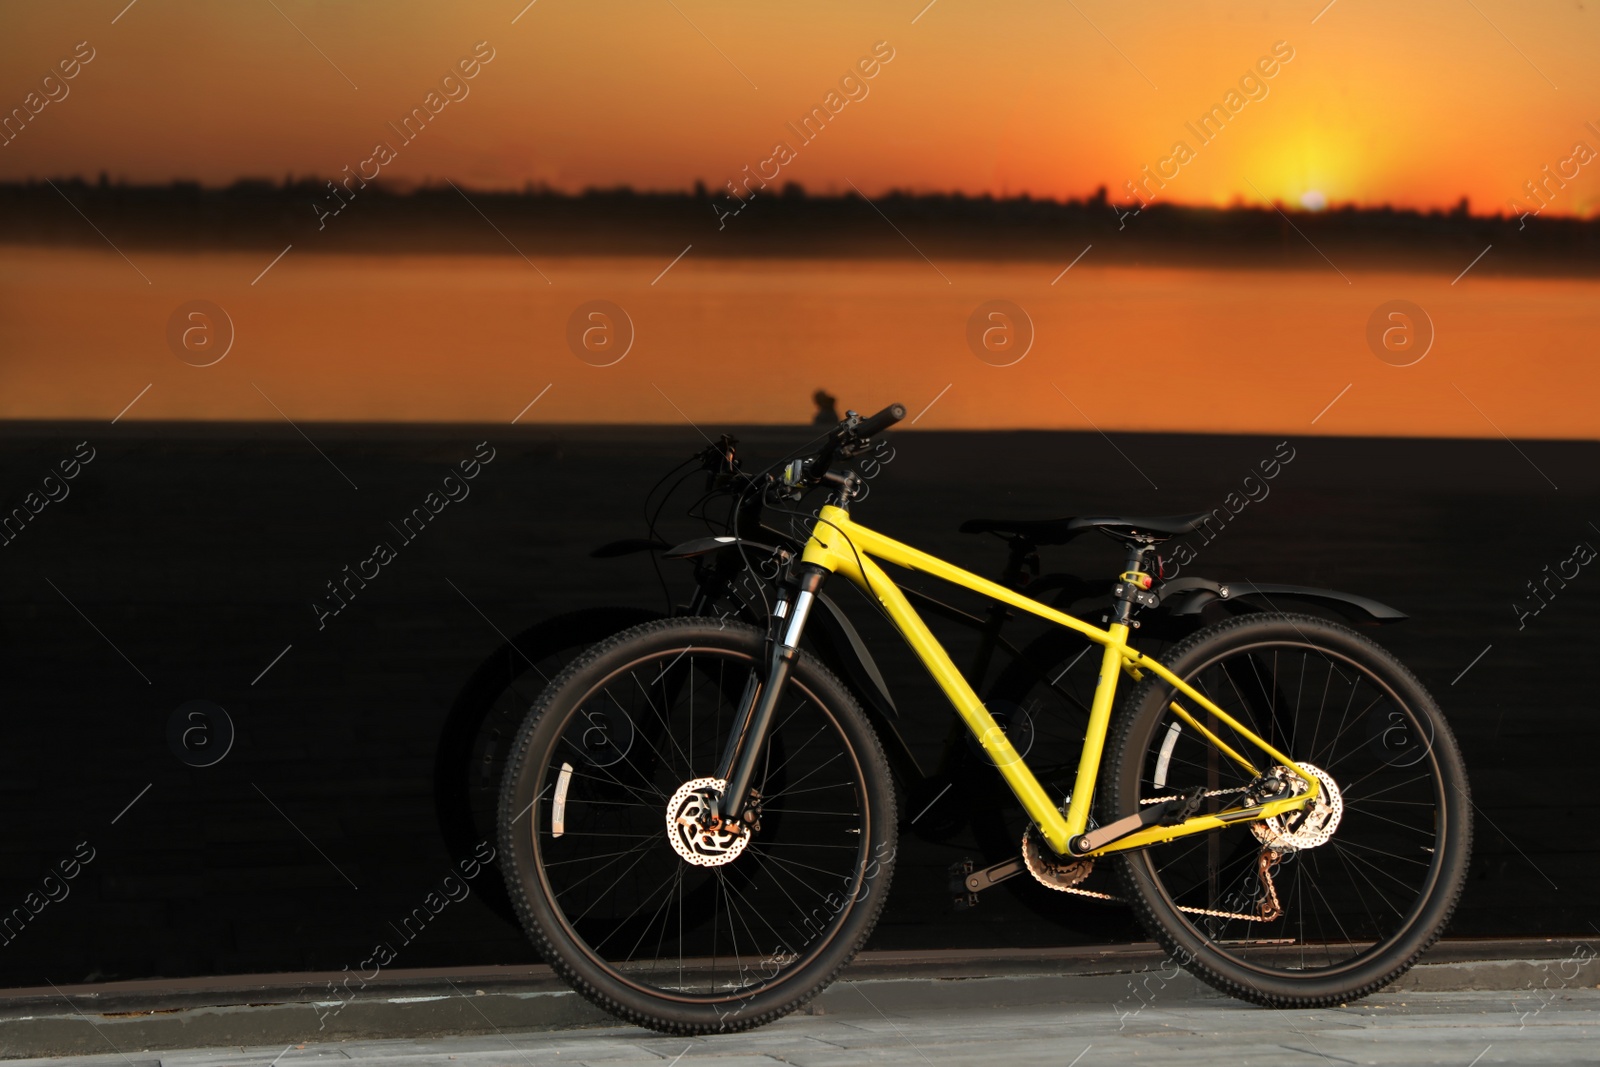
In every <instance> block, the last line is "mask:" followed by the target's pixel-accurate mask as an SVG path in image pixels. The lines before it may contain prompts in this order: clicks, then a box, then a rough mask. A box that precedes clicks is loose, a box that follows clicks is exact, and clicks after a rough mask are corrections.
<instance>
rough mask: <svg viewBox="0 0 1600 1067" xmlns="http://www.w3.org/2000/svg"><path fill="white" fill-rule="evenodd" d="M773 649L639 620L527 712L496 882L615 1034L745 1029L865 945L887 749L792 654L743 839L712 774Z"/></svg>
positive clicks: (855, 710)
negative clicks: (723, 808)
mask: <svg viewBox="0 0 1600 1067" xmlns="http://www.w3.org/2000/svg"><path fill="white" fill-rule="evenodd" d="M765 645H766V640H765V635H764V634H763V633H762V632H761V631H759V630H756V629H755V628H753V627H750V626H746V625H743V624H734V623H726V622H723V621H719V620H715V619H704V618H684V619H673V620H666V621H661V622H653V623H647V624H644V625H642V626H637V627H634V628H633V629H631V630H626V631H624V632H622V633H621V634H618V635H617V636H616V637H613V638H611V639H609V640H607V641H605V642H602V643H601V644H599V645H597V646H595V647H594V648H593V649H591V650H590V651H589V652H588V653H586V654H584V655H583V656H581V657H579V658H578V659H577V660H575V661H574V662H573V663H572V664H570V665H569V666H568V667H567V668H566V669H565V670H564V671H562V672H561V674H560V675H558V676H557V677H556V678H555V679H554V680H552V681H551V683H550V684H549V686H548V687H547V688H546V690H545V692H544V694H543V695H542V696H541V697H540V699H539V701H538V703H537V704H536V705H535V706H534V707H533V709H532V711H530V712H529V713H528V717H527V720H526V722H524V724H523V726H522V730H521V732H520V733H519V735H518V737H517V741H516V743H515V745H514V746H513V749H512V757H511V761H510V763H509V764H508V767H507V772H506V776H505V780H504V783H503V786H502V791H501V802H500V842H501V849H502V867H503V869H504V871H505V874H506V879H507V886H508V888H509V890H510V894H511V898H512V902H513V904H514V905H515V907H516V910H517V913H518V916H519V917H520V918H521V920H522V923H523V925H524V927H525V928H526V930H527V932H528V934H529V936H530V937H531V938H532V940H533V942H534V944H535V946H536V947H537V948H538V950H539V952H540V954H541V955H542V956H543V957H544V959H545V960H546V961H547V962H548V963H549V964H550V965H551V966H552V967H554V968H555V970H556V971H557V973H559V974H560V975H561V976H562V977H563V978H565V979H566V980H567V982H568V983H569V984H570V985H572V987H573V988H574V989H575V990H577V991H578V992H579V993H582V994H583V995H584V996H586V997H588V998H589V999H590V1000H592V1001H594V1002H595V1003H596V1004H598V1005H599V1006H600V1007H602V1008H604V1009H606V1010H607V1011H609V1012H611V1013H612V1014H614V1015H616V1016H618V1017H619V1018H622V1019H625V1020H627V1021H629V1022H634V1023H638V1024H640V1025H643V1026H647V1027H650V1028H652V1029H655V1030H660V1031H664V1032H670V1033H680V1034H701V1033H712V1032H718V1031H733V1030H744V1029H748V1028H750V1027H752V1026H758V1025H761V1024H762V1023H765V1022H769V1021H771V1020H772V1019H775V1018H778V1017H779V1016H781V1015H784V1014H786V1013H788V1012H791V1011H793V1010H794V1009H795V1008H797V1007H799V1006H800V1005H802V1004H804V1003H805V1002H806V1001H808V1000H809V999H810V998H811V997H813V996H815V995H816V994H817V993H818V992H820V991H821V990H822V988H823V987H825V986H826V985H827V984H828V983H829V982H830V981H832V980H833V978H834V977H835V976H836V975H837V974H838V973H839V971H840V970H841V969H843V967H844V966H845V965H846V964H847V963H848V962H849V961H850V960H851V958H852V957H854V955H855V953H856V951H857V950H858V949H859V948H860V947H861V944H862V943H863V942H864V941H865V940H866V938H867V936H868V934H870V933H871V931H872V927H873V925H874V923H875V922H876V921H877V917H878V913H879V911H880V910H881V909H882V907H883V902H884V897H885V895H886V894H887V892H888V887H889V880H890V874H891V870H892V868H893V865H894V855H895V836H894V835H895V810H894V809H895V805H894V793H893V789H892V787H891V785H890V781H889V775H888V768H887V766H886V765H885V762H884V757H883V751H882V749H881V747H880V746H879V743H878V740H877V738H876V736H874V734H873V732H872V729H871V727H870V726H869V725H868V724H867V722H866V719H865V717H864V716H863V715H862V712H861V710H860V708H859V706H858V705H857V704H856V702H855V700H854V699H853V698H852V697H851V695H850V693H849V691H848V690H847V689H845V687H844V686H843V685H842V684H841V683H840V682H839V680H838V679H837V678H836V677H834V676H833V674H831V673H830V672H829V671H828V670H827V669H826V668H825V667H823V666H821V665H820V664H818V663H817V662H816V661H815V660H813V659H811V658H810V657H809V656H808V655H805V654H803V653H802V654H801V655H800V656H799V658H798V659H797V661H796V663H795V664H794V668H793V671H792V673H791V676H790V680H789V682H788V684H787V687H786V688H785V690H784V692H783V695H782V697H781V699H780V701H779V704H778V707H777V710H776V713H775V714H774V716H773V719H772V724H773V725H772V729H771V733H770V734H769V739H768V742H767V744H766V747H765V750H764V751H763V752H762V753H761V755H760V757H759V759H758V762H757V764H756V768H755V773H754V775H753V776H752V778H751V790H752V791H751V795H750V796H751V802H750V805H749V806H748V807H747V809H746V813H745V816H746V817H745V818H744V819H743V820H741V825H740V826H739V828H738V829H737V831H736V832H727V831H726V829H725V828H720V829H719V828H718V827H717V826H715V825H713V824H712V823H711V820H710V819H709V816H710V814H711V812H712V811H713V809H714V807H715V804H716V802H717V800H718V798H720V796H721V788H722V785H723V783H722V782H721V781H720V780H719V779H718V778H716V774H717V769H718V765H719V762H720V760H721V757H722V755H723V751H724V748H725V746H726V744H727V741H728V737H729V733H730V730H731V728H732V726H733V723H734V722H735V718H736V715H737V714H738V711H739V709H740V706H741V704H742V701H743V698H744V697H745V695H746V692H747V684H749V683H750V682H751V681H752V679H754V678H757V677H760V678H764V677H765V674H766V669H767V661H766V658H765Z"/></svg>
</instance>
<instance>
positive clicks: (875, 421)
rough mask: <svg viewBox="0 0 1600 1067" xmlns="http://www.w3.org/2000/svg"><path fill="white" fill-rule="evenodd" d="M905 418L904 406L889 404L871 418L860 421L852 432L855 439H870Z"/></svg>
mask: <svg viewBox="0 0 1600 1067" xmlns="http://www.w3.org/2000/svg"><path fill="white" fill-rule="evenodd" d="M905 417H906V406H905V405H904V404H890V405H889V406H888V407H886V408H884V409H883V410H882V411H880V412H878V413H877V414H876V415H873V416H872V417H871V418H866V419H862V420H861V421H860V422H859V423H857V424H856V427H855V431H854V432H855V435H856V436H857V437H871V436H873V435H874V434H878V433H882V432H883V431H884V430H887V429H888V428H889V427H891V426H893V425H894V424H895V423H897V422H899V421H900V420H901V419H903V418H905ZM846 421H848V420H846Z"/></svg>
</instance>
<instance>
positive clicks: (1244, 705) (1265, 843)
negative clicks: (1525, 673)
mask: <svg viewBox="0 0 1600 1067" xmlns="http://www.w3.org/2000/svg"><path fill="white" fill-rule="evenodd" d="M1163 662H1164V663H1165V665H1166V666H1167V667H1168V669H1169V670H1171V671H1172V672H1173V674H1175V675H1176V676H1177V677H1179V678H1181V679H1183V680H1184V681H1185V682H1187V683H1188V684H1189V685H1190V686H1192V687H1193V688H1194V689H1195V690H1197V691H1198V692H1200V693H1201V694H1203V695H1204V696H1206V697H1207V698H1208V699H1209V700H1210V701H1211V702H1212V703H1213V704H1215V705H1216V706H1217V707H1218V708H1220V709H1221V710H1222V711H1224V712H1226V713H1227V714H1228V715H1230V716H1232V717H1233V718H1234V719H1236V720H1238V721H1239V722H1240V723H1241V724H1243V725H1244V726H1246V727H1248V728H1249V729H1250V730H1252V731H1253V732H1255V733H1256V734H1258V735H1259V736H1260V737H1261V738H1262V739H1264V740H1266V741H1267V742H1268V743H1269V744H1271V745H1272V746H1273V747H1274V748H1276V749H1277V750H1278V751H1279V752H1281V753H1283V754H1285V755H1287V756H1288V757H1289V758H1291V759H1293V760H1295V761H1296V762H1297V763H1298V764H1299V765H1300V766H1301V767H1302V768H1304V769H1306V770H1308V771H1310V772H1312V773H1313V774H1315V775H1316V777H1317V778H1318V780H1319V781H1320V782H1321V783H1322V790H1321V792H1322V796H1321V797H1319V799H1318V800H1317V801H1316V802H1314V805H1313V808H1312V810H1311V811H1310V812H1309V813H1308V814H1307V815H1306V816H1305V817H1303V818H1302V817H1300V816H1299V815H1298V814H1289V815H1285V816H1280V817H1277V818H1273V819H1268V820H1265V821H1258V822H1255V823H1250V824H1245V825H1238V826H1234V827H1230V828H1227V829H1223V830H1218V831H1213V832H1211V833H1206V834H1200V835H1195V836H1188V837H1180V838H1178V839H1176V840H1174V841H1171V842H1169V843H1167V844H1162V845H1155V846H1152V847H1149V848H1146V849H1144V850H1142V851H1138V852H1130V853H1127V854H1126V855H1125V856H1124V857H1123V876H1124V882H1125V886H1126V889H1127V891H1128V895H1129V897H1130V898H1131V899H1132V901H1133V903H1134V906H1135V908H1136V909H1137V910H1138V912H1139V913H1140V916H1141V918H1142V919H1143V920H1144V921H1145V923H1146V925H1147V926H1148V927H1149V929H1150V932H1151V934H1152V935H1153V936H1154V937H1155V938H1156V939H1157V940H1159V941H1160V942H1161V943H1162V945H1163V946H1164V947H1165V948H1166V949H1167V951H1168V952H1170V953H1171V954H1172V955H1173V957H1174V958H1175V959H1176V960H1177V961H1178V962H1179V963H1180V964H1182V965H1183V966H1185V967H1186V968H1187V969H1188V970H1190V971H1191V972H1192V973H1194V974H1195V975H1196V977H1198V978H1200V979H1202V980H1203V981H1205V982H1207V983H1209V984H1211V985H1212V986H1214V987H1216V988H1218V989H1220V990H1222V991H1223V992H1225V993H1229V994H1232V995H1234V996H1237V997H1240V998H1243V999H1245V1000H1251V1001H1254V1002H1256V1003H1260V1004H1266V1005H1268V1006H1272V1007H1323V1006H1329V1005H1333V1004H1338V1003H1342V1002H1344V1001H1347V1000H1350V999H1353V998H1356V997H1361V996H1365V995H1367V994H1368V993H1371V992H1374V991H1375V990H1377V989H1380V988H1382V987H1383V986H1384V985H1387V984H1388V983H1389V982H1391V981H1393V980H1394V979H1395V978H1397V977H1398V976H1399V975H1401V974H1403V973H1404V972H1405V971H1406V970H1407V969H1408V968H1410V967H1411V965H1412V964H1413V963H1415V962H1416V961H1417V958H1418V957H1419V956H1420V955H1421V954H1422V952H1423V951H1424V950H1425V949H1426V948H1427V947H1428V946H1429V945H1431V944H1432V943H1433V942H1434V941H1435V940H1436V939H1437V938H1438V937H1439V935H1440V934H1441V933H1442V932H1443V930H1444V926H1445V924H1446V922H1447V921H1448V920H1449V918H1450V914H1451V912H1452V911H1453V910H1454V908H1455V904H1456V900H1457V898H1458V897H1459V896H1460V893H1461V888H1462V883H1463V881H1464V880H1465V876H1466V870H1467V860H1468V854H1469V852H1470V848H1471V802H1470V800H1469V799H1468V793H1467V776H1466V769H1465V767H1464V765H1463V764H1462V760H1461V754H1460V752H1459V750H1458V749H1457V747H1456V742H1455V738H1454V737H1453V736H1452V735H1451V733H1450V728H1449V727H1448V726H1447V725H1446V724H1445V721H1444V718H1443V717H1442V716H1441V714H1440V712H1439V709H1438V707H1437V705H1435V704H1434V702H1433V698H1432V697H1431V696H1429V695H1428V692H1427V690H1426V689H1424V688H1423V686H1422V683H1421V682H1419V681H1418V680H1417V679H1416V678H1415V677H1414V676H1413V675H1412V674H1411V672H1410V671H1408V670H1407V669H1406V668H1405V667H1404V666H1403V665H1402V664H1401V663H1400V662H1399V661H1398V660H1396V659H1395V658H1394V657H1393V656H1392V655H1390V654H1389V653H1388V652H1386V651H1384V650H1383V649H1381V648H1379V647H1378V646H1377V645H1376V644H1374V643H1373V642H1371V641H1370V640H1368V639H1367V638H1365V637H1362V636H1361V635H1359V634H1357V633H1356V632H1354V631H1353V630H1350V629H1348V628H1346V627H1344V626H1340V625H1337V624H1335V623H1331V622H1328V621H1326V620H1323V619H1317V618H1313V617H1311V616H1308V615H1289V614H1259V615H1251V616H1246V617H1240V618H1234V619H1229V620H1226V621H1224V622H1220V623H1217V624H1216V625H1214V626H1210V627H1207V628H1206V629H1204V630H1202V631H1200V632H1199V633H1196V634H1194V635H1193V636H1191V637H1189V638H1188V639H1186V640H1185V641H1183V642H1181V643H1180V644H1179V645H1177V646H1176V647H1175V648H1173V649H1172V651H1171V652H1170V653H1169V654H1168V655H1167V656H1165V657H1163ZM1174 702H1177V703H1179V704H1185V705H1188V708H1187V710H1189V711H1190V712H1191V713H1193V714H1195V715H1196V718H1197V719H1198V720H1199V721H1200V723H1201V724H1203V725H1204V726H1205V727H1206V728H1207V729H1208V730H1210V731H1211V732H1213V733H1214V734H1215V735H1216V736H1217V737H1218V738H1219V739H1221V740H1223V741H1225V742H1226V743H1227V744H1228V745H1229V746H1230V747H1232V748H1233V749H1234V751H1235V752H1237V753H1239V754H1240V755H1242V756H1244V757H1245V758H1247V759H1248V760H1249V761H1250V762H1252V763H1254V764H1255V765H1256V771H1257V772H1259V773H1257V774H1252V773H1251V772H1250V771H1248V770H1246V769H1244V768H1242V767H1241V766H1239V765H1238V763H1236V762H1235V761H1233V760H1232V759H1230V758H1229V757H1228V756H1227V755H1226V754H1224V753H1223V752H1221V751H1219V749H1218V748H1217V747H1216V746H1215V745H1214V744H1212V743H1211V742H1210V741H1208V740H1207V739H1206V738H1205V737H1203V736H1202V735H1201V733H1200V731H1198V730H1197V729H1196V728H1195V727H1194V725H1193V724H1191V723H1189V722H1187V721H1185V720H1183V719H1182V718H1181V717H1180V716H1179V715H1177V714H1176V713H1175V712H1174V711H1173V709H1172V704H1173V703H1174ZM1270 778H1276V779H1278V780H1279V781H1281V782H1283V783H1285V784H1286V785H1288V786H1291V787H1293V788H1297V789H1303V788H1304V786H1303V783H1301V780H1300V779H1298V778H1297V777H1295V776H1292V775H1290V774H1288V773H1287V768H1279V769H1276V770H1275V769H1274V768H1273V767H1272V766H1271V759H1270V757H1267V756H1266V755H1265V753H1262V752H1261V750H1260V749H1259V748H1256V747H1254V746H1252V745H1251V744H1250V743H1249V742H1247V741H1245V740H1244V739H1243V737H1242V736H1241V735H1240V734H1239V733H1238V732H1237V731H1235V730H1232V729H1230V728H1229V727H1227V726H1226V725H1225V724H1224V723H1223V722H1222V721H1221V720H1220V719H1218V718H1216V717H1215V716H1213V715H1210V714H1207V713H1206V712H1204V711H1202V710H1201V709H1199V708H1195V707H1193V706H1192V701H1188V700H1186V699H1185V698H1184V697H1183V696H1182V695H1181V694H1178V693H1177V692H1176V691H1175V689H1174V687H1173V686H1172V685H1171V684H1170V683H1167V682H1165V681H1163V680H1161V679H1160V678H1158V677H1156V676H1154V675H1153V674H1152V675H1151V676H1149V677H1147V679H1146V680H1145V681H1144V682H1142V683H1141V684H1140V685H1139V686H1138V688H1137V689H1135V690H1134V691H1133V692H1132V693H1131V694H1130V695H1129V698H1128V704H1127V706H1126V707H1125V709H1124V711H1123V721H1122V729H1121V734H1120V737H1119V739H1118V742H1117V747H1116V754H1115V756H1114V757H1113V765H1112V774H1111V779H1110V781H1109V783H1108V787H1109V788H1108V793H1107V800H1108V803H1107V807H1108V808H1112V809H1114V810H1115V811H1116V812H1117V814H1119V815H1126V814H1129V813H1131V812H1134V811H1138V810H1139V809H1140V807H1141V806H1142V805H1145V804H1149V803H1152V802H1154V801H1156V800H1158V799H1161V798H1166V797H1172V796H1178V795H1192V793H1193V791H1194V790H1201V791H1203V797H1204V799H1203V801H1202V804H1203V806H1202V807H1201V809H1200V812H1201V813H1204V814H1210V813H1215V812H1218V811H1221V810H1224V809H1227V808H1230V807H1232V808H1237V807H1241V806H1245V805H1246V804H1247V803H1249V800H1248V798H1250V797H1251V796H1252V795H1254V796H1257V797H1259V796H1261V795H1263V794H1262V792H1261V790H1262V789H1263V787H1264V788H1265V789H1266V790H1267V791H1270V790H1272V789H1273V788H1277V787H1278V786H1277V785H1276V783H1274V782H1273V781H1270V780H1268V781H1265V782H1264V781H1263V779H1270ZM1297 783H1300V784H1297Z"/></svg>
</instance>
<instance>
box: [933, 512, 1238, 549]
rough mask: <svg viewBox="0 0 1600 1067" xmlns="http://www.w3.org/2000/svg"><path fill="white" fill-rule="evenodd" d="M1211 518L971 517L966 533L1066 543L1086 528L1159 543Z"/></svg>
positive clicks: (964, 525) (1197, 514)
mask: <svg viewBox="0 0 1600 1067" xmlns="http://www.w3.org/2000/svg"><path fill="white" fill-rule="evenodd" d="M1210 517H1211V513H1210V512H1209V511H1199V512H1195V513H1194V514H1191V515H1069V516H1067V517H1066V518H1061V519H968V520H967V521H966V522H964V523H962V524H961V532H962V533H997V534H1000V535H1002V536H1008V537H1020V538H1022V539H1023V540H1025V541H1030V542H1032V543H1033V544H1036V545H1064V544H1066V543H1067V542H1068V541H1070V540H1072V539H1073V538H1074V537H1077V536H1078V535H1079V534H1081V533H1083V532H1085V531H1086V530H1099V531H1101V532H1102V533H1105V534H1109V535H1110V536H1112V537H1117V538H1121V539H1122V540H1124V541H1144V542H1146V543H1149V544H1156V543H1158V542H1161V541H1165V540H1166V539H1167V538H1169V537H1176V536H1178V535H1179V534H1186V533H1192V532H1193V531H1194V530H1196V529H1198V528H1199V526H1200V524H1201V523H1202V522H1204V521H1205V520H1206V519H1208V518H1210Z"/></svg>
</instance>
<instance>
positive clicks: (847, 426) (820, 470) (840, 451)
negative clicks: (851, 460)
mask: <svg viewBox="0 0 1600 1067" xmlns="http://www.w3.org/2000/svg"><path fill="white" fill-rule="evenodd" d="M905 417H906V408H905V405H904V404H890V405H889V406H888V407H886V408H884V409H883V410H882V411H880V412H878V413H877V414H876V415H871V416H868V417H867V418H864V419H863V418H862V417H861V416H860V415H857V414H856V413H855V412H853V411H850V412H846V413H845V417H844V420H843V421H842V422H840V423H839V425H838V426H836V427H834V429H833V430H832V432H830V433H829V434H828V439H827V441H826V442H824V443H823V446H822V448H821V449H819V450H818V451H817V453H816V454H815V455H813V456H810V457H808V458H805V459H797V460H795V461H794V462H792V463H790V464H789V466H788V467H787V468H786V469H785V470H784V472H783V484H784V485H786V486H788V487H790V488H791V489H794V490H800V491H801V492H803V491H804V490H806V489H808V488H811V487H814V486H816V485H818V484H820V483H821V482H822V481H823V480H824V479H825V478H826V477H827V474H828V468H829V466H831V465H832V463H833V460H834V457H836V456H841V455H842V456H845V457H846V458H848V457H850V456H854V455H858V454H860V453H861V452H863V451H865V449H866V446H867V442H868V441H869V440H871V438H872V437H873V436H874V435H875V434H878V433H881V432H883V431H884V430H886V429H888V428H889V427H891V426H893V425H894V424H895V423H897V422H899V421H900V420H901V419H903V418H905ZM829 480H832V479H829Z"/></svg>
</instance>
